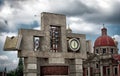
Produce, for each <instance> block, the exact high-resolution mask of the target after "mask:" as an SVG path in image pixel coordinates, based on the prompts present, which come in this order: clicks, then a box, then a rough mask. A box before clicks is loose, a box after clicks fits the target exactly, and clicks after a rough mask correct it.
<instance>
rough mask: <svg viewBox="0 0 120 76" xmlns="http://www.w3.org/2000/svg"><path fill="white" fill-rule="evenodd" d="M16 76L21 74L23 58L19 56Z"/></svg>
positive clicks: (21, 75)
mask: <svg viewBox="0 0 120 76" xmlns="http://www.w3.org/2000/svg"><path fill="white" fill-rule="evenodd" d="M16 76H23V59H22V58H19V63H18V67H17V69H16Z"/></svg>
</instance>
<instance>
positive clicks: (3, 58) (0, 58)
mask: <svg viewBox="0 0 120 76" xmlns="http://www.w3.org/2000/svg"><path fill="white" fill-rule="evenodd" d="M0 60H8V57H7V56H6V55H0Z"/></svg>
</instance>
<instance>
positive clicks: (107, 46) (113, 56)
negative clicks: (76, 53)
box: [83, 27, 120, 76]
mask: <svg viewBox="0 0 120 76" xmlns="http://www.w3.org/2000/svg"><path fill="white" fill-rule="evenodd" d="M87 54H88V55H87V59H86V60H85V61H84V62H83V71H84V72H83V76H120V55H119V54H118V42H117V41H115V39H112V38H111V37H110V36H108V35H107V29H106V28H105V27H103V28H102V29H101V36H100V37H98V38H97V39H96V40H95V42H94V51H93V53H91V52H88V53H87Z"/></svg>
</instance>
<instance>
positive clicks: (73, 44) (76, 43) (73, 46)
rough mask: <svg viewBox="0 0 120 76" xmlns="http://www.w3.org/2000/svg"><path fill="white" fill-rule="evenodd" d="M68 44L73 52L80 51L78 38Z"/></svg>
mask: <svg viewBox="0 0 120 76" xmlns="http://www.w3.org/2000/svg"><path fill="white" fill-rule="evenodd" d="M68 44H69V48H70V50H72V51H78V50H79V49H80V41H79V40H78V39H77V38H72V39H70V40H69V42H68Z"/></svg>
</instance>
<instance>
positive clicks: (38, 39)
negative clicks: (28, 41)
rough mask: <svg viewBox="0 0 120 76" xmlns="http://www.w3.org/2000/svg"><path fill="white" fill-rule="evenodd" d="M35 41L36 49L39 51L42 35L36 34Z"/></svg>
mask: <svg viewBox="0 0 120 76" xmlns="http://www.w3.org/2000/svg"><path fill="white" fill-rule="evenodd" d="M33 43H34V51H39V50H40V37H39V36H34V38H33Z"/></svg>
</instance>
